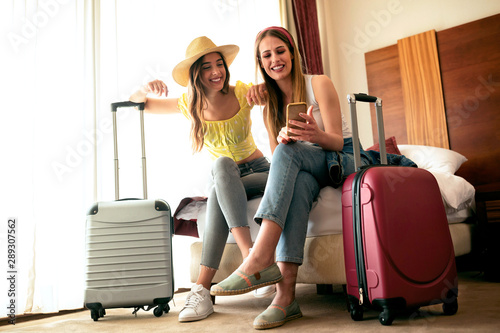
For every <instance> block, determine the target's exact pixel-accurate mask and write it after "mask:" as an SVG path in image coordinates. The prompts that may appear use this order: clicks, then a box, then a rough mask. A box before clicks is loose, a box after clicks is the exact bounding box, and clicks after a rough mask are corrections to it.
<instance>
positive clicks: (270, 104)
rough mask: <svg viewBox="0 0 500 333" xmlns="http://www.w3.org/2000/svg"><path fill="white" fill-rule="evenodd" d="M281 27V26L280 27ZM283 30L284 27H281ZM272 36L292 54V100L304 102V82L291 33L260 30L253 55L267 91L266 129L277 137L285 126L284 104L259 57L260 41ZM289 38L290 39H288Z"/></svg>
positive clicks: (279, 91)
mask: <svg viewBox="0 0 500 333" xmlns="http://www.w3.org/2000/svg"><path fill="white" fill-rule="evenodd" d="M280 29H283V28H280ZM283 30H284V29H283ZM267 36H273V37H277V38H279V39H281V40H282V41H283V42H284V43H285V45H286V46H287V47H288V50H289V51H290V53H291V54H292V57H293V59H292V73H291V75H292V87H293V92H292V102H293V103H296V102H306V83H305V78H304V74H303V73H302V66H301V61H300V53H299V50H298V49H297V48H296V46H295V45H296V43H295V41H294V40H293V38H292V37H291V35H289V37H288V36H286V35H285V34H284V33H283V32H282V31H280V30H278V29H273V28H270V29H266V30H264V31H262V32H261V33H260V34H259V35H258V36H257V39H256V40H255V56H256V66H257V67H258V68H259V70H260V73H261V74H262V77H263V78H264V82H265V84H266V89H267V91H268V99H267V101H266V105H265V107H264V120H265V121H266V126H267V129H268V131H271V133H273V134H274V137H277V136H278V134H279V132H280V131H281V128H282V127H284V126H286V115H285V112H284V110H285V105H284V100H283V93H282V91H281V90H280V88H279V87H278V84H277V83H276V81H275V80H273V79H272V78H271V77H270V76H269V75H267V73H266V71H265V69H264V68H262V66H260V65H261V58H260V50H259V48H260V42H261V41H262V39H264V37H267ZM289 38H290V39H291V40H290V39H289Z"/></svg>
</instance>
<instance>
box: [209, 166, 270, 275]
mask: <svg viewBox="0 0 500 333" xmlns="http://www.w3.org/2000/svg"><path fill="white" fill-rule="evenodd" d="M269 167H270V164H269V161H268V160H267V159H266V158H265V157H261V158H258V159H255V160H253V161H250V162H248V163H244V164H240V165H238V164H236V163H235V162H234V160H232V159H231V158H229V157H220V158H218V159H217V160H215V161H214V163H213V165H212V179H213V183H214V184H213V186H212V187H211V189H210V192H209V195H208V201H207V215H206V222H205V232H204V235H203V250H202V255H201V264H202V265H203V266H206V267H209V268H213V269H218V268H219V264H220V261H221V258H222V253H223V252H224V247H225V246H226V241H227V237H228V235H229V231H230V230H231V229H232V228H236V227H248V222H247V201H248V200H249V199H251V198H253V197H256V196H261V195H262V194H263V193H264V189H265V187H266V182H267V176H268V174H269Z"/></svg>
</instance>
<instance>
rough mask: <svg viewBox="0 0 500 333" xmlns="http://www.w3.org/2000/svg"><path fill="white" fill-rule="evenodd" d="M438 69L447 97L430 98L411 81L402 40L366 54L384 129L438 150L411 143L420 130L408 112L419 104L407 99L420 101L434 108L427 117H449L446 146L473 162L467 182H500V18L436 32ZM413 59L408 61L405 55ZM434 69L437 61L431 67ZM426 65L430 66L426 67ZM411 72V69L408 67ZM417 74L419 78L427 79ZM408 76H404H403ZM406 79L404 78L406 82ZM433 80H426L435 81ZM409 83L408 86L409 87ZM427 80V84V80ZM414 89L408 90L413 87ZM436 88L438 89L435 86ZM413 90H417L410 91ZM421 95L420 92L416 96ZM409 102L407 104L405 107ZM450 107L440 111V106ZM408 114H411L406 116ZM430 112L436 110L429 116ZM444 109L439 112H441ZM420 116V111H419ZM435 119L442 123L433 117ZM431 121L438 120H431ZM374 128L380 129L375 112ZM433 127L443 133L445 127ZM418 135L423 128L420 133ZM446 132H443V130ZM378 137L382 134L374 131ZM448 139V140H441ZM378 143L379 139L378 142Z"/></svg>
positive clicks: (465, 171)
mask: <svg viewBox="0 0 500 333" xmlns="http://www.w3.org/2000/svg"><path fill="white" fill-rule="evenodd" d="M431 35H432V34H431ZM435 36H436V38H435V43H436V45H437V54H438V59H439V62H438V65H439V71H440V73H441V77H440V78H439V80H440V82H439V83H438V85H437V86H438V87H439V85H442V98H443V99H444V101H441V102H439V101H438V100H437V99H438V98H439V97H438V96H436V94H434V93H432V94H430V93H429V92H428V91H427V90H429V89H428V88H427V87H423V88H419V87H415V85H412V84H411V83H410V84H408V83H407V82H406V80H408V77H410V78H411V76H408V73H407V72H405V71H406V70H407V67H415V70H417V71H418V68H421V66H407V65H405V63H404V62H403V60H402V59H400V58H401V57H403V56H402V55H401V54H400V52H401V45H402V41H398V44H395V45H391V46H388V47H385V48H382V49H379V50H375V51H371V52H368V53H366V54H365V60H366V71H367V79H368V92H369V94H370V95H375V96H378V97H381V98H382V101H383V109H384V124H385V133H386V136H387V137H390V136H395V137H396V140H397V142H398V143H399V144H408V143H409V144H425V145H434V146H441V147H443V145H438V144H435V141H432V142H428V141H426V140H427V139H425V138H414V137H413V136H412V137H411V138H410V135H409V134H408V133H410V132H411V131H414V130H415V128H411V127H412V126H417V125H416V124H414V123H413V122H412V121H411V120H410V121H408V119H407V118H408V112H409V111H408V109H409V108H412V107H413V109H415V106H414V105H413V104H414V103H412V102H411V99H409V98H406V99H405V98H403V96H408V95H409V94H410V95H412V96H419V94H421V95H422V94H423V96H424V97H423V98H425V99H427V100H428V102H426V103H421V104H426V105H432V106H431V107H429V109H428V110H426V111H424V110H422V111H421V112H426V113H429V112H431V113H432V112H434V113H442V112H444V113H445V119H446V121H445V124H444V127H442V128H444V131H445V134H446V132H447V137H446V139H445V141H448V142H444V144H449V148H450V149H452V150H454V151H457V152H459V153H461V154H462V155H464V156H465V157H467V159H468V161H467V162H465V163H464V164H463V165H462V167H461V168H460V169H459V170H458V172H457V175H459V176H462V177H464V178H465V179H467V180H468V181H469V182H470V183H472V184H473V185H474V186H476V187H477V186H479V185H484V184H491V183H500V167H499V166H498V161H500V14H498V15H494V16H490V17H487V18H484V19H481V20H478V21H474V22H470V23H467V24H463V25H460V26H457V27H454V28H450V29H446V30H442V31H438V32H435ZM405 58H406V59H408V57H407V56H405ZM429 63H430V64H432V62H429ZM424 66H425V64H424ZM402 67H405V68H402ZM428 72H429V71H428V70H427V69H424V70H422V73H418V72H415V73H414V74H413V75H415V76H419V77H421V76H425V75H424V74H428ZM402 73H403V75H402ZM403 77H404V78H405V79H402V78H403ZM434 79H436V78H435V77H431V78H430V79H426V80H434ZM403 81H405V82H403ZM424 81H425V80H424ZM409 86H410V87H411V88H408V87H409ZM434 86H436V85H434ZM409 89H413V90H412V91H408V90H409ZM415 89H416V90H419V91H415ZM405 103H406V105H405ZM440 104H444V105H443V108H442V109H441V110H439V105H440ZM405 110H406V111H405ZM429 110H430V111H429ZM436 110H438V111H436ZM417 112H418V111H417ZM433 118H439V117H435V116H433ZM431 121H434V120H432V119H431ZM372 124H373V126H375V124H376V122H375V120H374V110H372ZM420 126H431V127H432V130H433V131H438V127H440V125H439V126H438V125H429V123H427V125H420ZM417 130H418V129H417ZM439 130H442V129H439ZM374 133H376V131H374ZM440 137H444V135H440ZM374 140H375V142H378V139H377V138H376V137H374Z"/></svg>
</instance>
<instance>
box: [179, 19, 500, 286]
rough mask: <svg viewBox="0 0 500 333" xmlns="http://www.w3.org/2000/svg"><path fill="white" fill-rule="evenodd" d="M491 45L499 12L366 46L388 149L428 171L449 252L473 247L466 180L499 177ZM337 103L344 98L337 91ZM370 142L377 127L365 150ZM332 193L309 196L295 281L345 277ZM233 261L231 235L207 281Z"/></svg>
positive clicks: (251, 206)
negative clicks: (438, 195) (436, 188)
mask: <svg viewBox="0 0 500 333" xmlns="http://www.w3.org/2000/svg"><path fill="white" fill-rule="evenodd" d="M499 48H500V14H498V15H494V16H491V17H487V18H484V19H481V20H478V21H474V22H470V23H467V24H464V25H460V26H457V27H454V28H450V29H447V30H443V31H438V32H436V31H430V32H425V33H422V34H418V35H415V36H410V37H408V38H404V39H402V40H398V41H397V44H395V45H391V46H388V47H385V48H382V49H379V50H374V51H370V52H367V53H366V54H365V63H366V72H367V82H368V91H367V92H368V93H369V94H370V95H374V96H378V97H381V98H382V100H383V103H384V107H383V109H384V127H385V133H386V136H387V137H388V138H387V140H386V146H387V147H388V152H392V153H394V152H396V153H398V152H399V153H401V154H403V155H405V156H406V157H408V158H410V159H412V160H413V161H414V162H416V164H417V165H418V166H419V167H420V168H424V169H426V170H428V171H429V172H431V173H432V174H433V175H434V176H435V177H436V180H437V182H438V184H439V187H440V190H441V194H442V199H443V202H444V205H445V208H446V212H447V218H448V224H449V229H450V234H451V237H452V241H453V246H454V250H455V256H456V257H457V258H458V257H466V256H469V255H470V253H471V251H473V248H475V247H476V246H475V244H474V243H475V240H476V238H474V229H475V228H476V218H475V214H474V210H475V203H474V189H475V188H476V187H479V186H483V185H488V184H500V171H499V170H500V169H499V168H498V167H497V166H496V163H491V160H495V161H496V160H498V159H500V145H498V144H497V143H498V140H500V136H499V135H500V132H499V131H498V129H499V128H500V117H499V113H498V107H499V106H500V89H498V85H499V82H500V49H499ZM411 52H420V53H419V54H417V56H415V53H413V54H412V53H411ZM422 54H425V55H426V56H425V57H424V56H422ZM422 59H424V60H425V61H424V62H421V63H418V62H419V61H422ZM436 68H437V71H436ZM415 78H419V79H420V78H423V80H420V81H417V80H416V79H415ZM401 96H403V97H404V98H401ZM416 100H417V101H422V103H415V101H416ZM341 102H342V103H345V104H344V105H346V103H347V101H346V100H345V99H343V97H342V96H341ZM373 116H374V112H373V110H372V118H373ZM372 124H375V122H374V121H373V120H372ZM429 129H431V131H429ZM396 140H397V142H396ZM377 141H378V140H377V137H376V134H375V135H374V142H375V143H376V144H375V146H374V147H372V148H373V149H377ZM340 196H341V192H340V189H333V188H330V187H327V188H324V189H322V190H321V192H320V195H319V198H318V200H317V201H316V202H315V203H314V206H313V209H312V211H311V214H310V220H309V224H308V233H307V239H306V244H305V249H304V250H305V257H304V262H303V265H302V266H300V268H299V271H298V277H297V281H298V282H299V283H310V284H317V285H331V284H345V283H346V278H345V272H344V255H343V241H342V230H341V218H340V212H341V202H340ZM203 201H204V200H203V198H187V199H186V200H184V201H183V203H182V204H181V205H179V208H178V209H177V211H176V214H175V222H176V228H177V229H176V233H177V231H179V233H180V234H184V235H188V234H189V235H191V236H195V237H196V236H200V237H202V235H203V227H204V218H205V215H204V202H203ZM259 202H260V198H257V199H253V200H251V201H249V203H248V219H249V225H250V226H251V233H252V236H253V237H255V235H256V234H257V233H258V226H257V225H256V224H255V223H254V222H253V220H252V218H253V214H254V212H255V210H256V209H257V206H258V203H259ZM181 208H182V209H181ZM429 232H432V231H431V230H430V231H429ZM201 239H202V238H200V240H199V241H196V242H194V243H193V244H192V245H191V266H190V276H191V280H192V282H194V281H195V280H196V278H197V276H198V270H199V263H200V258H201V248H202V243H201ZM479 241H480V240H479ZM476 243H477V242H476ZM241 260H242V258H241V255H240V253H239V250H238V248H237V246H236V244H234V240H233V239H232V237H231V236H230V237H229V239H228V243H227V245H226V248H225V251H224V255H223V258H222V262H221V265H220V269H219V271H218V272H217V274H216V276H215V279H214V282H215V283H217V282H219V281H221V280H222V279H224V278H226V277H227V276H228V275H229V274H231V273H232V272H233V271H234V270H235V269H236V268H237V267H238V266H239V265H240V263H241Z"/></svg>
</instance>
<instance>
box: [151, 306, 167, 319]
mask: <svg viewBox="0 0 500 333" xmlns="http://www.w3.org/2000/svg"><path fill="white" fill-rule="evenodd" d="M168 311H170V306H169V305H168V304H160V305H158V306H157V307H156V308H155V309H154V310H153V314H154V315H155V317H161V316H162V315H163V312H165V313H168Z"/></svg>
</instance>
